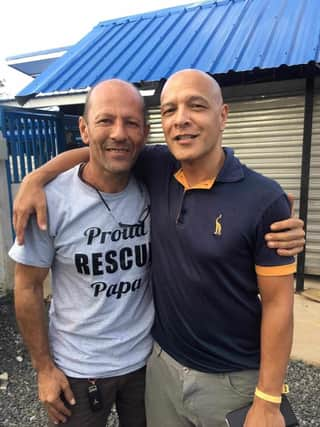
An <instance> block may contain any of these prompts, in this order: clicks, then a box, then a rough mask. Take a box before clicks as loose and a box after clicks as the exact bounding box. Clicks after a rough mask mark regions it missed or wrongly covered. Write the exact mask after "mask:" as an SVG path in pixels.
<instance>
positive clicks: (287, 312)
mask: <svg viewBox="0 0 320 427" xmlns="http://www.w3.org/2000/svg"><path fill="white" fill-rule="evenodd" d="M227 115H228V106H227V105H226V104H224V103H223V99H222V95H221V90H220V87H219V86H218V84H217V83H216V82H215V81H214V80H213V79H212V78H211V77H209V76H208V75H206V74H205V73H203V72H200V71H196V70H184V71H180V72H178V73H176V74H175V75H173V76H172V77H171V78H169V80H168V81H167V83H166V84H165V86H164V88H163V91H162V94H161V116H162V126H163V130H164V133H165V137H166V141H167V144H168V147H169V150H170V152H171V154H172V155H173V156H172V155H169V154H168V153H166V152H165V151H164V150H163V149H161V148H160V149H158V151H159V152H158V153H157V154H156V155H155V153H151V154H153V155H150V156H149V159H148V151H144V152H143V154H142V156H143V157H144V159H143V158H142V160H144V165H145V166H144V168H145V171H144V179H145V182H146V183H147V186H148V188H149V191H150V194H151V195H152V201H151V205H152V237H151V240H152V251H153V253H152V260H153V262H152V277H153V295H154V301H155V307H156V317H155V323H154V327H153V337H154V339H155V345H154V350H153V353H152V356H151V358H150V359H149V362H148V368H147V386H146V408H147V422H148V425H149V426H150V427H158V426H159V427H160V426H161V427H163V426H167V427H173V426H174V427H180V426H181V427H189V426H197V427H200V426H202V427H220V426H221V427H222V426H225V416H226V413H227V412H229V411H231V410H233V409H236V408H239V407H241V406H243V405H245V404H248V403H250V402H252V400H253V404H252V406H251V409H250V412H249V414H248V416H247V420H246V424H245V426H246V427H257V426H259V427H261V426H263V427H269V426H270V427H271V426H272V427H282V426H284V425H285V424H284V420H283V417H282V415H281V413H280V411H279V403H274V402H279V401H280V400H281V397H280V396H281V391H282V385H283V381H284V377H285V371H286V367H287V362H288V357H289V354H290V349H291V343H292V329H293V324H292V323H293V322H292V312H293V273H294V271H295V263H294V258H293V257H289V256H288V257H280V256H279V255H277V253H276V251H274V250H270V249H268V248H267V246H266V244H265V241H264V235H265V234H266V233H267V232H268V231H269V229H270V225H271V224H272V223H273V222H274V221H279V220H282V219H285V218H287V217H288V216H289V213H290V208H289V203H288V200H287V198H286V195H285V194H284V192H283V190H282V189H281V188H280V186H279V185H278V184H277V183H276V182H274V181H272V180H270V179H268V178H266V177H264V176H262V175H260V174H258V173H256V172H254V171H252V170H250V169H248V168H247V167H246V166H244V165H242V164H241V163H240V162H239V160H238V159H237V158H236V157H234V155H233V152H232V150H230V149H227V148H226V149H223V148H222V145H221V141H222V133H223V130H224V128H225V124H226V120H227ZM151 151H154V150H152V149H151ZM147 159H148V160H149V161H146V160H147ZM139 161H141V158H140V160H139ZM259 295H260V297H259ZM256 387H257V389H256ZM255 389H256V392H255ZM258 395H259V396H258Z"/></svg>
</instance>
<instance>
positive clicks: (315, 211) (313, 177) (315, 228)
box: [306, 95, 320, 274]
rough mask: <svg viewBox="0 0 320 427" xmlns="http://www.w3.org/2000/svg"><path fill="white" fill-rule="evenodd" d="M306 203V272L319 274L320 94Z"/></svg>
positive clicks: (318, 96)
mask: <svg viewBox="0 0 320 427" xmlns="http://www.w3.org/2000/svg"><path fill="white" fill-rule="evenodd" d="M309 185H310V186H309V203H308V229H307V231H308V234H307V248H306V249H307V251H306V265H307V273H309V274H320V95H317V96H316V97H315V102H314V111H313V127H312V147H311V164H310V184H309Z"/></svg>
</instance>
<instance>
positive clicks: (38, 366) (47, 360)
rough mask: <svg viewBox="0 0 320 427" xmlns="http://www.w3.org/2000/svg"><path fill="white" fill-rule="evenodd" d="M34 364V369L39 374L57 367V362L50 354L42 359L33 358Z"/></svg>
mask: <svg viewBox="0 0 320 427" xmlns="http://www.w3.org/2000/svg"><path fill="white" fill-rule="evenodd" d="M32 365H33V367H34V369H35V370H36V371H37V374H38V375H39V374H41V373H44V372H50V371H52V369H54V368H55V364H54V363H53V360H52V359H51V357H50V356H48V357H43V358H41V359H37V360H35V359H32Z"/></svg>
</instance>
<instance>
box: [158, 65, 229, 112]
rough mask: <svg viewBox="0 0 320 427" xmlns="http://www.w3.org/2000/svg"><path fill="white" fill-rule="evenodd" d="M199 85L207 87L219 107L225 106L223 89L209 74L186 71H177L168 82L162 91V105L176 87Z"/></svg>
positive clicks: (192, 70)
mask: <svg viewBox="0 0 320 427" xmlns="http://www.w3.org/2000/svg"><path fill="white" fill-rule="evenodd" d="M196 84H197V85H198V84H201V85H202V86H204V87H207V90H208V91H209V92H208V95H209V96H212V97H213V98H214V99H215V102H217V103H218V104H219V105H221V104H223V97H222V93H221V88H220V86H219V84H218V82H217V81H216V80H215V79H214V78H213V77H211V76H209V75H208V74H207V73H205V72H204V71H201V70H194V69H191V68H190V69H186V70H181V71H177V72H176V73H174V74H172V76H170V77H169V78H168V80H167V81H166V83H165V85H164V86H163V89H162V91H161V103H162V102H163V100H164V99H165V96H166V94H167V93H170V91H171V90H172V88H173V87H176V86H178V85H179V86H181V87H182V86H188V85H191V86H193V85H196Z"/></svg>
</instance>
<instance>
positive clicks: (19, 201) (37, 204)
mask: <svg viewBox="0 0 320 427" xmlns="http://www.w3.org/2000/svg"><path fill="white" fill-rule="evenodd" d="M46 207H47V202H46V196H45V192H44V190H43V187H42V184H41V183H40V182H39V181H37V180H35V179H33V174H32V173H31V174H29V175H27V176H26V177H25V178H24V180H23V181H22V183H21V185H20V188H19V191H18V193H17V195H16V197H15V200H14V204H13V227H14V229H15V232H16V237H17V242H18V244H19V245H23V243H24V231H25V228H26V226H27V224H28V220H29V217H30V215H31V214H33V213H34V212H35V213H36V216H37V222H38V226H39V228H40V229H41V230H46V228H47V209H46Z"/></svg>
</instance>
